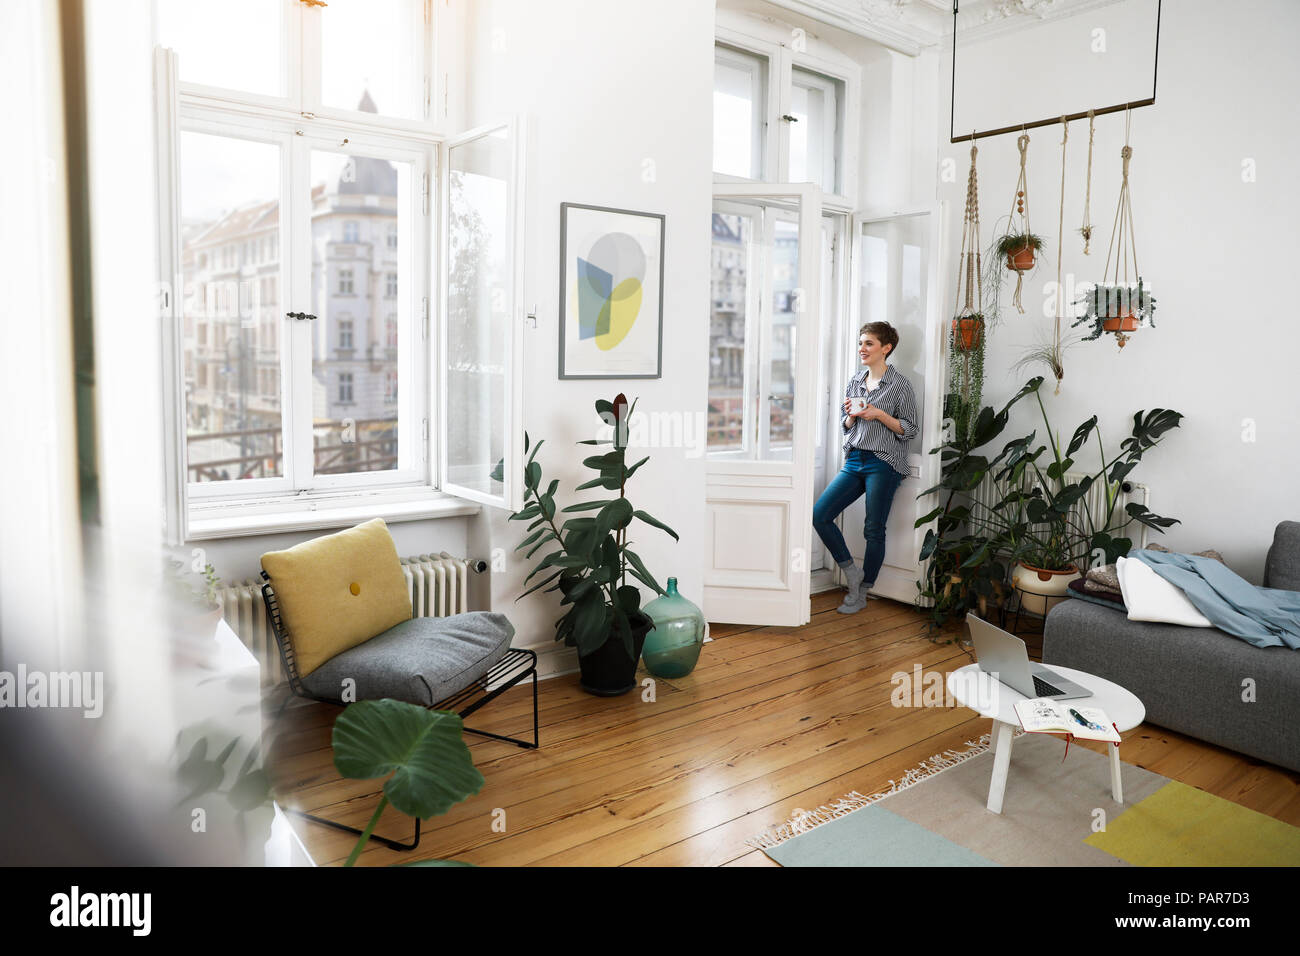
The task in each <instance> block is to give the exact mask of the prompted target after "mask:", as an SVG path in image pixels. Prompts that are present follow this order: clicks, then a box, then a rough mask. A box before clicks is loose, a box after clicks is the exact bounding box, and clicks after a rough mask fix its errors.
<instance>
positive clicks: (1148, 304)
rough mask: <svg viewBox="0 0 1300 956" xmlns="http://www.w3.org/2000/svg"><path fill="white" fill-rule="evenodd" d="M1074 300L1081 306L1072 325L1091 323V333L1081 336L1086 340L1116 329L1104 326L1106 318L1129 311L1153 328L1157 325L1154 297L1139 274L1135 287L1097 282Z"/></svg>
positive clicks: (1118, 315)
mask: <svg viewBox="0 0 1300 956" xmlns="http://www.w3.org/2000/svg"><path fill="white" fill-rule="evenodd" d="M1075 304H1076V305H1081V306H1083V312H1082V314H1081V315H1080V316H1079V317H1078V318H1077V319H1075V320H1074V322H1073V323H1072V326H1078V325H1090V326H1092V331H1091V332H1090V334H1088V335H1085V336H1084V337H1083V341H1085V342H1091V341H1093V340H1094V339H1097V338H1099V337H1101V336H1102V335H1103V334H1104V333H1106V332H1107V331H1115V330H1113V329H1112V330H1107V329H1106V328H1105V321H1106V320H1107V319H1117V318H1121V317H1123V316H1125V315H1127V314H1128V313H1129V312H1132V314H1133V316H1134V317H1135V318H1137V320H1138V322H1139V323H1140V324H1142V325H1147V326H1150V327H1151V328H1155V325H1156V318H1155V316H1156V298H1155V296H1153V295H1152V294H1151V291H1150V290H1149V289H1147V288H1146V287H1145V285H1144V284H1143V282H1142V277H1141V276H1139V277H1138V281H1137V286H1136V287H1134V286H1131V285H1107V284H1105V283H1098V284H1097V285H1095V286H1093V287H1092V288H1091V289H1087V290H1085V291H1084V292H1083V294H1082V295H1080V297H1079V298H1078V299H1077V300H1076V301H1075Z"/></svg>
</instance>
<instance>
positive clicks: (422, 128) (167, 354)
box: [154, 0, 526, 544]
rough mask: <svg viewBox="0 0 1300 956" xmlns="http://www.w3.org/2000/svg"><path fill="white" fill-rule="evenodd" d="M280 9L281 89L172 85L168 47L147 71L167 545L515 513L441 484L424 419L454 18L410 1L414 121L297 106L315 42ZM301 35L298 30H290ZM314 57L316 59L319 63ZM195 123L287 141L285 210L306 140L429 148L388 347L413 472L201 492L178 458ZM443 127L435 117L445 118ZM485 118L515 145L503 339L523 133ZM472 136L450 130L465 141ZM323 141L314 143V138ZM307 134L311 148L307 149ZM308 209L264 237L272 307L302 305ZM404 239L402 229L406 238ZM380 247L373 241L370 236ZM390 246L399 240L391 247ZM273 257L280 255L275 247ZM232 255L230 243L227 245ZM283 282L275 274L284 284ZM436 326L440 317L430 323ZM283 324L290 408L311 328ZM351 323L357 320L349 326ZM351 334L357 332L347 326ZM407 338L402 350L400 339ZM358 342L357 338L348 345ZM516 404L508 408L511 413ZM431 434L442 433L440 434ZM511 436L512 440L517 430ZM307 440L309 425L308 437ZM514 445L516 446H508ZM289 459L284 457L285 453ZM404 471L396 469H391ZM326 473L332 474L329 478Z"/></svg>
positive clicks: (511, 486)
mask: <svg viewBox="0 0 1300 956" xmlns="http://www.w3.org/2000/svg"><path fill="white" fill-rule="evenodd" d="M281 2H282V4H283V10H282V14H283V17H284V19H283V21H282V22H283V23H284V25H285V26H284V30H285V33H284V37H283V41H284V48H285V51H286V54H285V57H284V60H285V63H284V66H285V70H286V78H285V80H284V89H285V92H286V95H285V96H283V97H272V96H265V95H259V94H252V93H245V92H241V91H237V90H228V89H220V88H215V87H210V86H203V85H200V84H191V83H182V82H180V81H179V80H178V55H177V54H176V53H175V52H174V51H171V50H168V49H166V48H163V47H161V46H157V47H156V48H155V59H154V67H155V72H154V79H155V88H156V99H157V103H156V107H157V109H156V115H155V132H156V147H157V155H156V161H157V167H158V169H159V176H158V199H159V202H158V229H159V235H160V237H161V240H160V242H159V247H158V248H159V252H158V264H159V277H160V294H159V307H160V313H161V315H162V317H163V318H164V323H163V324H164V332H163V337H164V343H163V344H164V361H163V369H162V372H163V377H164V386H165V394H166V395H167V396H169V397H170V398H171V401H169V402H168V403H167V406H168V407H167V409H166V411H165V414H164V423H163V424H164V431H163V440H164V445H165V451H166V454H167V462H168V469H167V471H168V480H167V500H166V519H167V520H166V527H167V537H168V540H169V541H171V542H172V543H175V544H181V543H184V542H186V541H193V540H204V539H212V538H224V537H238V536H244V535H259V534H267V533H275V532H279V531H291V530H309V529H319V528H332V527H340V526H342V525H344V524H348V523H351V522H353V521H356V520H365V519H366V518H370V517H374V516H375V515H376V514H378V515H381V516H383V517H386V518H388V520H390V521H392V520H399V521H400V520H417V519H428V518H438V517H452V516H462V515H472V514H477V513H478V512H479V511H480V510H481V504H483V503H486V504H492V505H495V506H498V507H506V508H510V509H511V510H518V508H520V507H522V482H521V481H514V480H511V481H510V482H509V483H508V485H507V494H506V495H505V496H504V497H503V498H501V499H497V500H493V499H491V498H490V497H489V498H483V497H480V496H474V495H470V494H465V493H463V492H462V490H461V489H458V488H456V487H454V486H451V485H450V484H449V483H448V482H447V481H446V476H445V458H444V457H442V456H441V455H440V454H439V444H440V441H441V440H442V437H443V434H439V435H434V434H431V432H432V423H433V422H435V421H437V420H439V419H440V418H441V417H442V416H444V415H445V414H446V410H445V409H443V408H442V407H441V406H440V403H439V395H440V391H439V390H440V388H441V383H442V380H443V377H444V376H443V365H444V364H445V362H446V353H445V350H444V349H443V348H441V346H440V342H441V338H442V332H443V331H445V329H444V324H443V319H444V318H445V314H444V310H443V309H442V306H443V305H444V303H443V301H442V300H443V299H444V293H443V289H444V286H443V281H444V272H445V268H446V262H445V258H446V255H445V246H444V242H445V235H444V232H443V224H444V222H445V210H444V191H445V189H446V184H447V181H448V180H447V176H446V175H445V173H444V171H443V170H444V162H445V158H446V155H447V149H448V144H449V142H451V139H452V137H450V136H449V135H448V132H447V131H446V127H447V126H449V125H452V124H454V123H455V122H457V120H458V117H459V115H460V108H459V106H456V107H455V108H453V104H451V103H450V100H449V96H448V88H449V75H450V74H449V71H444V70H443V69H442V65H443V64H448V65H452V66H455V65H456V64H458V63H459V62H460V59H459V52H458V51H457V49H456V48H455V45H454V43H453V42H452V40H451V36H450V34H448V35H447V36H445V37H444V36H442V35H440V34H439V32H438V30H437V27H438V26H439V25H440V24H444V23H445V24H448V25H449V27H450V28H452V29H454V27H455V25H456V24H457V23H459V22H460V20H461V14H460V12H459V11H458V10H457V9H456V8H453V7H448V8H447V9H445V10H443V9H442V8H441V7H438V9H437V10H436V11H435V5H434V4H433V2H432V0H423V2H422V3H420V4H419V7H420V8H421V9H422V10H423V18H424V24H423V28H424V31H425V32H424V37H423V41H424V42H423V46H424V64H425V70H426V82H425V91H426V94H425V99H426V117H427V118H426V119H425V120H424V121H416V120H410V119H402V118H397V117H376V116H375V115H374V114H368V113H362V112H359V111H354V110H336V109H329V108H323V109H321V110H319V111H311V110H303V109H301V108H300V107H301V106H302V105H303V103H304V101H303V99H302V95H303V87H302V71H303V68H304V63H303V59H304V57H303V51H304V44H305V43H310V42H312V41H311V40H310V38H306V39H304V36H305V35H304V34H303V33H302V29H303V25H304V22H305V17H306V16H307V15H308V14H307V12H305V8H304V7H303V5H302V4H301V3H300V2H299V0H281ZM295 31H297V32H295ZM317 62H319V61H317ZM199 120H205V121H210V122H211V123H212V124H213V127H212V131H214V132H217V133H218V135H221V134H222V132H221V130H220V129H219V127H224V126H231V127H236V128H239V129H240V133H239V134H238V135H241V136H243V137H245V138H251V139H254V140H259V139H260V140H263V141H266V140H276V141H277V142H283V141H288V143H289V145H288V147H287V148H286V147H284V146H281V166H282V170H281V177H280V180H281V186H280V188H281V196H280V200H281V202H282V204H286V205H287V204H289V203H290V202H291V201H293V200H294V199H295V197H293V196H290V195H288V194H287V192H286V191H287V190H288V189H289V188H290V187H289V185H288V182H289V178H290V173H289V166H290V165H291V164H292V162H293V153H294V151H295V150H298V151H300V152H301V155H302V157H305V158H303V159H302V160H301V164H302V165H304V168H306V164H308V163H309V157H310V152H311V149H312V148H313V147H315V148H322V149H326V150H331V149H338V148H340V147H339V144H340V142H342V141H344V139H345V138H346V140H348V141H350V142H349V144H348V145H350V146H352V147H354V148H358V151H363V152H365V153H366V154H367V155H376V154H375V153H374V152H373V151H372V147H374V146H376V145H386V146H389V147H394V148H396V149H398V150H401V149H402V148H406V147H410V146H412V144H418V148H419V149H420V150H422V151H424V152H425V154H426V155H427V157H428V158H427V161H426V162H425V164H424V167H423V169H424V175H423V177H422V178H423V182H419V179H420V177H417V178H416V182H417V186H416V188H415V189H413V190H412V192H413V194H415V195H416V196H418V197H419V202H420V204H421V207H422V208H421V210H420V211H421V214H422V215H421V217H416V218H414V219H413V231H414V232H415V233H416V234H417V235H418V236H419V237H420V240H421V245H420V247H419V248H418V249H415V248H413V250H412V254H411V260H410V261H411V262H412V263H413V266H414V268H413V273H414V274H415V275H414V281H415V283H416V284H417V286H418V291H414V292H413V294H412V298H411V302H412V307H411V312H410V319H409V321H407V320H404V319H401V318H399V319H398V347H399V354H400V355H402V356H403V358H402V363H403V364H402V366H401V368H400V370H399V375H406V376H407V377H408V379H409V380H410V381H411V382H412V385H411V387H406V386H405V385H404V384H403V382H402V379H401V378H400V377H399V381H398V402H399V405H400V404H402V403H404V402H406V401H410V402H411V403H412V408H413V409H414V411H413V412H412V413H411V414H409V415H408V414H406V413H405V412H399V415H400V417H399V420H401V421H405V422H407V423H409V425H410V430H411V433H412V434H411V436H410V437H409V438H408V436H407V434H406V426H405V425H404V426H403V435H402V442H403V447H405V448H408V449H410V450H411V454H413V455H414V456H415V459H416V473H415V474H413V475H409V474H408V475H397V476H394V475H391V474H388V473H380V472H371V473H360V474H353V475H337V476H318V477H317V479H316V480H315V482H314V484H313V487H312V488H310V489H297V488H294V487H292V486H291V483H290V480H289V479H288V478H285V477H282V478H280V479H271V481H276V482H280V483H281V484H280V486H272V487H267V486H265V485H263V486H261V487H259V488H257V489H253V488H251V487H250V482H249V481H243V482H239V481H230V482H228V483H221V484H229V485H232V486H238V487H231V488H229V489H222V491H224V492H228V493H222V491H214V489H213V488H212V485H213V484H215V483H206V484H208V485H209V487H207V488H205V487H204V484H205V483H191V482H189V481H188V476H189V475H188V463H187V461H186V457H187V456H186V454H185V449H186V431H187V430H186V418H187V407H186V396H185V391H184V383H185V355H184V351H183V350H184V311H183V273H182V269H181V258H180V245H181V243H180V236H181V228H180V197H181V189H182V184H181V183H180V174H179V143H180V135H181V131H182V129H183V128H191V124H195V123H197V122H198V121H199ZM444 124H445V125H444ZM494 126H503V127H506V128H508V129H509V131H510V136H511V137H512V139H513V147H514V153H515V173H514V182H515V196H516V202H515V204H514V208H512V221H511V226H512V228H513V229H514V235H513V237H512V243H513V247H514V262H515V268H514V275H513V276H512V280H513V287H512V289H511V294H512V296H513V301H514V308H513V310H512V321H513V325H514V326H515V329H516V334H515V336H513V337H512V338H517V339H519V340H520V342H521V341H522V332H521V329H522V320H523V314H522V312H523V310H522V302H523V294H522V290H523V275H524V220H523V195H524V194H523V184H524V180H525V162H524V157H525V153H526V141H525V139H524V136H525V132H524V128H523V121H522V118H521V117H512V118H510V119H508V120H506V121H504V122H502V123H498V124H494ZM475 132H478V130H471V131H467V132H466V133H462V134H458V135H459V137H467V136H470V135H472V134H473V133H475ZM320 137H325V139H324V140H322V141H320V142H317V139H318V138H320ZM307 142H310V143H311V145H307ZM296 198H297V201H298V202H299V203H300V204H301V205H302V208H303V210H306V211H307V212H306V215H305V216H303V215H301V214H300V215H294V214H293V213H292V212H289V213H288V214H286V215H283V216H281V222H280V225H279V229H278V230H277V231H276V232H275V233H274V234H273V235H272V237H271V238H270V247H271V248H270V255H271V256H272V258H274V259H278V260H279V268H278V270H277V271H276V277H277V279H276V283H275V284H276V286H277V288H276V293H277V295H276V299H277V303H276V308H277V310H278V311H281V312H283V311H288V310H291V309H297V308H298V307H297V306H296V305H291V304H290V303H291V302H297V301H301V300H302V297H301V295H300V293H299V292H298V291H297V289H296V287H295V286H294V285H292V283H293V282H294V281H295V280H296V281H298V282H301V283H306V282H310V268H311V266H310V249H309V245H310V241H311V240H310V235H308V236H307V237H306V238H305V239H304V241H302V242H300V243H299V248H298V249H297V250H296V251H295V249H294V246H293V244H292V241H291V239H290V238H289V237H290V230H291V228H292V226H291V224H292V223H293V222H294V221H295V220H298V219H301V220H302V221H303V222H306V223H307V224H308V226H307V228H308V233H310V212H309V205H310V197H309V195H307V194H306V193H305V192H304V193H303V195H301V196H299V197H296ZM404 235H405V233H403V237H404ZM375 241H376V242H380V241H381V240H379V239H378V238H376V240H375ZM389 242H391V239H390V238H388V237H385V239H384V240H382V243H383V245H384V247H385V248H391V247H389V246H388V243H389ZM399 248H400V245H399ZM282 251H283V253H284V254H283V255H281V252H282ZM226 254H230V250H226ZM295 255H296V256H298V257H300V258H302V259H304V261H305V262H306V266H305V268H304V267H302V266H300V265H290V264H289V260H290V259H291V257H293V256H295ZM280 280H284V281H280ZM403 285H404V283H400V282H399V298H398V299H397V300H393V299H386V300H384V305H383V306H382V307H381V311H380V312H379V313H378V314H379V316H381V318H380V320H379V321H380V322H381V327H380V331H379V332H378V333H377V336H382V337H381V338H380V337H377V339H376V347H377V348H379V349H382V350H384V354H385V355H388V354H390V353H391V348H392V347H391V346H390V345H389V344H388V343H389V339H388V336H387V318H388V316H389V315H390V314H393V315H397V316H400V315H401V312H402V308H401V306H400V303H401V302H402V301H404V300H405V299H406V293H405V292H404V291H403V289H402V286H403ZM435 323H436V324H435ZM285 324H286V325H287V326H288V328H287V330H285V331H283V332H277V333H276V335H275V338H276V345H277V348H279V350H280V357H281V365H280V368H279V369H278V373H279V374H278V377H279V387H280V390H281V395H282V407H284V406H285V405H287V404H288V403H290V402H295V401H296V402H297V404H298V405H300V406H301V407H302V408H304V409H306V408H310V400H311V399H310V392H309V391H305V390H304V389H302V388H298V389H297V393H298V394H294V391H295V390H294V388H293V387H292V386H291V385H290V384H289V383H290V375H289V372H290V370H289V368H288V366H289V364H290V363H291V361H292V358H291V357H292V356H294V355H296V354H299V351H301V349H299V350H296V349H295V347H294V345H293V344H292V343H293V342H294V340H296V339H302V338H309V337H310V329H309V328H307V327H308V326H310V325H311V324H312V323H310V322H292V321H288V320H285ZM354 328H355V327H354ZM354 334H355V332H354ZM407 343H409V347H407ZM354 344H355V339H354ZM521 353H522V348H521V346H520V344H519V343H516V345H515V347H514V348H512V350H511V352H510V354H509V356H508V357H507V362H508V365H507V369H506V383H507V389H508V392H509V398H510V402H511V407H512V408H513V409H514V411H513V414H512V416H511V417H512V423H511V431H510V432H508V433H507V435H508V441H507V449H506V461H507V463H508V464H511V467H512V472H511V478H513V470H517V468H522V465H523V454H522V441H523V439H522V421H523V419H522V365H523V363H522V362H520V361H518V360H517V356H519V355H520V354H521ZM412 363H414V364H415V365H416V366H417V367H418V369H419V372H420V376H419V381H418V382H417V381H416V380H415V378H414V377H413V372H411V371H410V370H409V369H408V367H409V366H410V365H412ZM299 364H300V365H302V367H303V369H304V371H301V372H300V373H299V378H300V379H303V380H308V381H309V380H310V378H311V368H310V351H308V352H307V354H306V358H305V359H304V360H303V362H301V363H299ZM516 406H517V407H516ZM288 414H289V413H288V412H287V411H286V412H285V417H284V419H283V422H284V427H285V440H286V442H288V441H292V435H293V431H294V429H293V427H292V425H291V423H290V422H291V420H290V418H289V417H288ZM440 432H441V430H440ZM514 432H518V435H515V434H513V433H514ZM307 434H308V435H309V432H308V433H307ZM298 444H299V445H300V446H304V447H299V448H296V449H295V450H294V451H293V452H292V454H294V455H297V456H298V460H299V461H301V460H302V459H303V456H307V457H308V458H310V456H311V455H312V449H311V448H310V446H309V445H306V443H305V442H303V441H302V440H300V441H299V442H298ZM516 446H518V447H516ZM284 454H285V456H286V458H288V456H289V455H290V454H291V452H290V451H289V450H288V448H287V447H286V448H285V452H284ZM400 470H401V469H399V471H400ZM325 479H332V480H325Z"/></svg>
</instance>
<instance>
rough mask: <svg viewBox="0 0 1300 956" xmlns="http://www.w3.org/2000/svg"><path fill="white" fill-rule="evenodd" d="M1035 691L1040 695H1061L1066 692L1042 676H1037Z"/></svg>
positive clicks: (1035, 678)
mask: <svg viewBox="0 0 1300 956" xmlns="http://www.w3.org/2000/svg"><path fill="white" fill-rule="evenodd" d="M1034 693H1035V694H1037V695H1038V696H1039V697H1059V696H1060V695H1061V694H1064V693H1065V691H1063V690H1061V689H1060V688H1059V687H1055V686H1053V685H1052V684H1049V683H1048V682H1047V681H1045V680H1043V679H1042V678H1041V677H1037V676H1035V677H1034Z"/></svg>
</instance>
